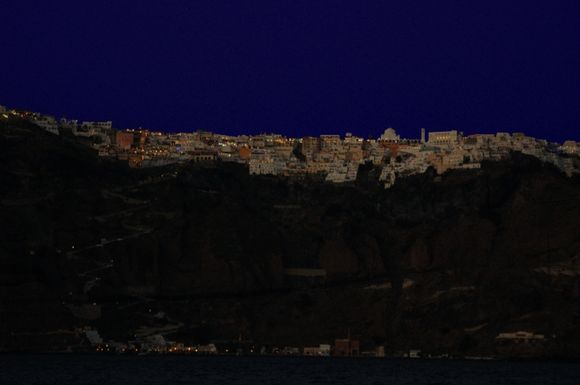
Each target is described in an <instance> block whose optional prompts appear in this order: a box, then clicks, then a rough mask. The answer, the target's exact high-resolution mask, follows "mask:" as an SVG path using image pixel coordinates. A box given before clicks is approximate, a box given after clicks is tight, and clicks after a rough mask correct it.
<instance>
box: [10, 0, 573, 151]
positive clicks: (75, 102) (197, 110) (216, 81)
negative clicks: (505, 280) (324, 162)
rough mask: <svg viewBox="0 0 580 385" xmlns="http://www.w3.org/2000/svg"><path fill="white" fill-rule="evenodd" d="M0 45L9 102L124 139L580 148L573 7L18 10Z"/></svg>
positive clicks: (25, 5) (314, 4)
mask: <svg viewBox="0 0 580 385" xmlns="http://www.w3.org/2000/svg"><path fill="white" fill-rule="evenodd" d="M146 3H147V4H146ZM149 3H155V4H149ZM475 3H478V4H475ZM516 3H517V4H516ZM0 48H1V53H0V80H1V82H0V104H5V105H9V106H11V107H21V108H29V109H32V110H37V111H42V112H47V113H52V114H55V115H57V116H62V115H64V116H67V117H69V118H73V117H74V118H79V119H84V120H93V119H95V120H96V119H107V120H109V119H110V120H113V123H114V125H115V126H116V127H119V128H124V127H138V126H143V127H146V128H150V129H153V130H165V131H190V130H194V129H198V128H201V129H208V130H212V131H216V132H221V133H232V134H235V133H242V132H244V133H259V132H281V133H284V134H287V135H292V136H296V135H305V134H319V133H344V132H345V131H351V132H353V133H356V134H359V135H363V136H368V135H373V136H376V135H378V134H379V133H380V132H381V131H382V130H383V129H384V128H386V127H388V126H393V127H395V128H396V129H397V130H398V131H399V132H400V133H401V134H402V135H404V136H407V137H418V136H419V129H420V127H426V128H427V129H428V130H442V129H453V128H456V129H459V130H462V131H464V132H465V133H474V132H494V131H498V130H504V131H524V132H526V133H528V134H531V135H534V136H538V137H545V138H548V139H552V140H560V141H561V140H563V139H565V138H573V139H576V140H580V110H579V108H580V96H579V92H580V75H579V72H580V2H579V1H575V0H569V1H557V0H553V1H545V2H539V1H528V2H523V1H522V2H515V1H501V2H492V1H479V2H471V1H451V2H445V1H397V2H395V1H386V0H385V1H338V0H334V1H316V0H307V1H300V0H293V1H274V0H272V1H241V0H231V1H221V0H211V1H185V0H184V1H155V2H153V1H150V2H149V1H148V2H146V1H142V2H141V1H122V0H116V1H93V2H89V1H87V2H85V1H76V2H68V1H67V2H64V1H56V0H55V1H52V0H51V1H36V2H30V1H22V0H18V1H16V0H14V1H5V2H2V6H1V12H0Z"/></svg>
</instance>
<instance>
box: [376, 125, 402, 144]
mask: <svg viewBox="0 0 580 385" xmlns="http://www.w3.org/2000/svg"><path fill="white" fill-rule="evenodd" d="M380 139H381V140H384V141H387V142H395V143H397V142H399V141H400V140H401V137H400V136H399V135H397V131H395V129H394V128H392V127H389V128H387V129H386V130H385V132H383V135H381V137H380Z"/></svg>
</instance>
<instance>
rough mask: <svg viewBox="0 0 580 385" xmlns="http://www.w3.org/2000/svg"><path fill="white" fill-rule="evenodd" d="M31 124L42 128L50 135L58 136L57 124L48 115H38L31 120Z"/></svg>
mask: <svg viewBox="0 0 580 385" xmlns="http://www.w3.org/2000/svg"><path fill="white" fill-rule="evenodd" d="M32 122H33V123H34V124H36V125H37V126H39V127H42V128H44V129H45V130H46V131H48V132H50V133H51V134H54V135H58V134H59V131H58V123H57V121H56V119H55V118H54V117H52V116H48V115H40V116H37V117H35V118H34V119H32Z"/></svg>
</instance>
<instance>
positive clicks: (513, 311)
mask: <svg viewBox="0 0 580 385" xmlns="http://www.w3.org/2000/svg"><path fill="white" fill-rule="evenodd" d="M43 121H44V122H45V123H43ZM46 122H48V123H46ZM183 138H188V139H187V140H184V139H183ZM155 143H157V144H155ZM186 143H188V144H186ZM178 144H179V150H178ZM187 145H189V147H186V146H187ZM156 146H157V147H156ZM184 148H186V149H185V150H184ZM282 149H284V152H283V153H282V154H280V153H279V152H277V151H281V150H282ZM577 151H578V146H577V144H576V143H574V142H566V143H565V144H563V145H560V144H555V143H548V142H546V141H542V140H536V139H533V138H529V137H526V136H524V135H518V134H496V135H471V136H463V135H461V134H460V133H459V132H456V131H451V132H447V133H441V132H431V133H429V135H427V132H425V131H423V133H422V135H421V138H420V139H418V140H404V139H401V138H400V137H398V136H397V134H396V132H395V131H394V130H393V129H387V130H386V131H385V132H384V133H383V134H382V135H381V137H380V138H378V139H361V138H354V137H353V136H350V135H349V136H347V137H344V138H343V137H339V136H330V137H329V136H321V137H319V138H302V139H291V138H284V137H282V136H276V135H260V136H252V137H250V136H247V137H228V136H223V135H217V134H210V133H205V132H196V133H192V134H160V133H152V132H148V131H145V130H134V131H130V130H115V129H114V128H113V127H112V124H111V123H110V122H81V123H78V122H74V123H70V122H69V123H68V126H67V122H66V121H64V120H63V121H58V122H57V121H56V120H55V119H53V118H47V117H43V116H42V115H40V114H33V113H29V112H22V111H14V110H7V109H2V112H0V218H2V221H0V314H2V317H0V351H22V350H28V351H96V352H122V353H123V352H124V353H137V354H139V353H147V352H150V353H167V354H173V353H177V354H272V355H313V356H327V355H334V356H354V355H360V356H377V357H382V356H385V357H409V358H411V357H435V358H446V357H447V358H452V357H462V358H469V357H472V358H473V357H476V358H490V357H493V358H502V357H548V358H566V359H569V358H578V357H580V331H579V330H578V328H577V324H578V303H580V302H579V299H580V242H579V239H578V218H580V205H578V199H579V197H580V195H579V193H578V192H579V191H580V177H579V175H578V174H577V170H578V163H579V161H580V158H579V157H578V156H577ZM353 153H356V154H358V155H357V156H355V157H353ZM575 153H576V155H575ZM373 154H374V155H373ZM378 154H383V155H382V156H379V155H378ZM453 154H463V156H461V157H460V156H458V155H457V156H455V157H454V156H453ZM375 155H376V157H374V156H375ZM264 164H266V165H268V167H270V168H264V167H265V166H263V165H264ZM338 165H342V166H341V167H347V168H348V167H351V169H352V170H353V171H352V172H353V173H354V174H353V175H351V176H349V177H348V179H347V177H346V173H345V172H343V169H340V170H338V171H337V168H336V167H338ZM344 165H346V166H344ZM309 168H310V170H311V171H307V170H309ZM314 170H316V171H314ZM422 170H424V171H425V172H422ZM562 171H564V172H562ZM390 173H392V174H390ZM250 174H265V175H268V174H275V175H281V176H282V177H279V178H278V177H267V176H255V175H250ZM389 175H393V176H394V177H395V178H396V182H395V180H393V179H388V178H389V177H390V176H389ZM403 176H404V177H403ZM379 177H380V178H381V179H382V180H381V181H379V183H378V184H377V181H378V180H379ZM355 179H356V180H355ZM393 183H394V184H393ZM383 186H384V187H388V188H383Z"/></svg>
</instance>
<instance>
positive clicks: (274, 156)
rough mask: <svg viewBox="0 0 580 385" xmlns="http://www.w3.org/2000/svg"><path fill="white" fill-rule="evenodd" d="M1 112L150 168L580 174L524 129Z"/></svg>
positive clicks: (349, 174)
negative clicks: (512, 164) (333, 127)
mask: <svg viewBox="0 0 580 385" xmlns="http://www.w3.org/2000/svg"><path fill="white" fill-rule="evenodd" d="M0 114H1V115H0V117H2V118H4V119H8V118H9V117H10V116H17V117H20V118H24V119H26V120H29V121H30V122H32V123H34V124H36V125H38V126H40V127H42V128H43V129H45V130H46V131H47V132H50V133H52V134H55V135H73V136H75V137H76V138H78V139H79V140H82V141H83V142H84V143H86V144H87V145H89V146H91V147H93V148H94V149H95V150H96V151H98V154H99V156H101V157H105V158H115V159H119V160H123V161H127V162H128V164H129V165H130V166H132V167H154V166H163V165H168V164H173V163H180V162H186V161H194V162H195V161H202V162H207V161H214V160H220V161H224V162H235V163H242V164H245V165H247V166H248V170H249V173H250V174H255V175H281V176H304V175H317V176H320V177H321V178H323V179H324V180H325V181H327V182H332V183H349V182H354V181H355V180H356V177H357V173H358V170H359V165H361V164H365V163H371V164H373V165H374V166H377V167H380V168H381V173H380V177H379V181H381V182H382V183H383V185H384V187H385V188H390V187H391V186H393V185H394V183H395V181H396V180H397V178H400V177H404V176H409V175H413V174H421V173H423V172H425V171H426V170H427V169H428V168H429V167H433V168H434V169H435V170H436V172H437V174H443V173H444V172H446V171H447V170H451V169H477V168H480V167H481V162H482V161H485V160H501V159H506V158H507V156H508V155H509V153H510V152H512V151H517V152H521V153H523V154H527V155H532V156H534V157H536V158H538V159H540V160H541V161H543V162H548V163H552V164H554V165H555V166H557V167H558V168H559V169H560V170H561V171H563V172H564V173H565V174H566V175H568V176H571V175H572V174H574V173H580V168H579V166H578V163H577V162H575V161H574V158H575V157H571V156H570V155H575V154H580V144H579V143H577V142H575V141H573V140H568V141H565V142H564V143H562V144H560V143H551V142H548V141H547V140H542V139H536V138H533V137H530V136H526V135H525V134H523V133H507V132H498V133H496V134H473V135H463V134H462V133H461V132H459V131H458V130H450V131H437V132H435V131H431V132H427V131H426V130H425V129H424V128H422V129H421V130H420V138H419V139H406V138H401V137H400V135H398V134H397V132H396V131H395V129H393V128H387V129H386V130H384V132H383V133H382V134H381V135H380V136H379V137H378V138H376V139H365V138H361V137H357V136H354V135H352V134H350V133H346V134H345V135H344V137H342V136H340V135H320V136H319V137H312V136H307V137H303V138H289V137H285V136H283V135H279V134H262V135H254V136H250V135H238V136H231V135H221V134H216V133H211V132H205V131H197V132H193V133H173V134H172V133H162V132H154V131H149V130H146V129H125V130H118V129H115V128H113V124H112V122H111V121H102V122H94V121H83V122H79V121H78V120H70V119H65V118H61V119H59V120H57V119H56V118H55V117H53V116H50V115H45V114H41V113H38V112H30V111H21V110H13V109H7V108H6V107H2V106H0Z"/></svg>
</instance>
